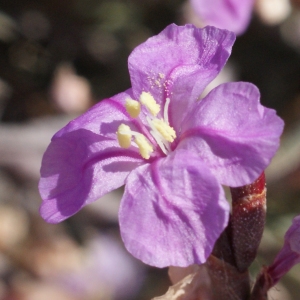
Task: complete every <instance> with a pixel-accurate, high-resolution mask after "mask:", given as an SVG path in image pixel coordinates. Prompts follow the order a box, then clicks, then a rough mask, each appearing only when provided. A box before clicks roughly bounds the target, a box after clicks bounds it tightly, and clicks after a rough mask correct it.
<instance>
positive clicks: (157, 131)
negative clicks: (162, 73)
mask: <svg viewBox="0 0 300 300" xmlns="http://www.w3.org/2000/svg"><path fill="white" fill-rule="evenodd" d="M139 100H140V101H136V100H133V99H130V98H128V99H126V103H125V107H126V111H127V112H128V114H129V115H130V117H132V118H138V117H139V115H140V112H141V104H142V105H143V106H144V107H145V108H146V113H145V115H146V120H147V125H148V130H149V134H150V135H151V136H152V137H153V138H154V140H155V141H156V143H157V145H158V146H159V147H160V149H161V150H162V152H163V153H164V154H166V155H167V154H168V153H169V152H170V151H171V147H170V143H172V142H173V141H174V140H175V138H176V132H175V130H174V128H173V127H171V126H170V125H169V119H168V109H169V104H170V99H169V98H167V99H166V103H165V106H164V114H163V118H157V115H158V113H159V112H160V110H161V109H160V105H159V104H158V103H156V101H155V99H154V98H153V96H152V95H151V94H150V93H146V92H142V94H141V95H140V99H139ZM133 136H134V137H135V139H134V141H133V142H134V143H133V144H132V137H133ZM117 138H118V142H119V145H120V147H122V148H129V147H130V146H131V145H132V146H136V147H138V148H139V152H140V154H141V156H142V157H143V158H145V159H149V158H150V156H151V153H152V152H154V146H153V144H152V143H151V142H150V141H149V140H148V139H147V138H146V136H145V135H144V134H142V133H139V132H136V131H133V130H131V129H130V127H129V126H127V125H125V124H121V125H120V126H119V128H118V131H117Z"/></svg>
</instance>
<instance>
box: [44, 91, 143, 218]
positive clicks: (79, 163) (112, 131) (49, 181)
mask: <svg viewBox="0 0 300 300" xmlns="http://www.w3.org/2000/svg"><path fill="white" fill-rule="evenodd" d="M127 96H128V94H127V93H122V94H119V95H117V96H115V97H112V98H110V99H106V100H103V101H102V102H101V103H99V104H97V105H95V106H94V107H92V108H91V109H90V110H89V111H87V112H86V113H85V114H83V115H82V116H80V117H78V118H76V119H75V120H73V121H71V122H70V123H69V124H68V125H67V126H65V127H64V128H63V129H61V130H60V131H59V132H58V133H57V134H56V135H55V136H54V137H53V138H52V141H51V143H50V145H49V147H48V149H47V150H46V152H45V154H44V157H43V161H42V167H41V179H40V182H39V190H40V194H41V197H42V199H43V203H42V204H41V208H40V213H41V215H42V217H43V218H44V219H45V220H46V221H48V222H50V223H57V222H60V221H62V220H64V219H66V218H68V217H69V216H71V215H73V214H75V213H76V212H77V211H78V210H79V209H80V208H82V207H83V206H84V205H86V204H88V203H91V202H93V201H95V200H97V199H99V198H100V197H101V196H103V195H104V194H106V193H108V192H110V191H112V190H114V189H116V188H118V187H120V186H122V185H123V184H124V180H125V178H126V177H127V175H128V174H129V172H130V171H131V170H132V169H134V168H136V167H137V166H139V165H141V164H143V163H144V160H143V159H142V158H141V156H140V155H139V153H138V151H137V150H136V148H134V147H131V148H129V149H122V148H120V146H119V145H118V142H117V140H116V131H117V128H118V126H119V125H120V123H123V122H124V123H126V122H129V117H128V116H127V115H126V112H125V109H124V106H123V105H122V103H123V102H124V99H125V98H126V97H127ZM131 126H134V125H133V124H132V125H131ZM133 129H136V127H135V126H134V128H133Z"/></svg>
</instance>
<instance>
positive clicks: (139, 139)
mask: <svg viewBox="0 0 300 300" xmlns="http://www.w3.org/2000/svg"><path fill="white" fill-rule="evenodd" d="M134 141H135V143H136V144H137V145H138V147H139V150H140V154H141V156H142V157H143V158H145V159H149V158H150V153H152V152H153V147H152V145H151V144H150V143H149V142H148V141H147V139H146V137H145V136H144V135H142V134H139V135H137V136H136V137H135V140H134Z"/></svg>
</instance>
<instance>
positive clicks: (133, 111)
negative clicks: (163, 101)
mask: <svg viewBox="0 0 300 300" xmlns="http://www.w3.org/2000/svg"><path fill="white" fill-rule="evenodd" d="M125 107H126V111H127V112H128V113H129V115H130V117H131V118H137V117H138V115H139V114H140V112H141V104H140V102H138V101H136V100H133V99H130V98H128V99H126V104H125Z"/></svg>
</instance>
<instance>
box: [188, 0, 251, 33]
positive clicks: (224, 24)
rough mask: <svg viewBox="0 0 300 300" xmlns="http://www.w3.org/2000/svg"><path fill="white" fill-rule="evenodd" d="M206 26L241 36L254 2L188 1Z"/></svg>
mask: <svg viewBox="0 0 300 300" xmlns="http://www.w3.org/2000/svg"><path fill="white" fill-rule="evenodd" d="M190 1H191V4H192V7H193V9H194V10H195V12H196V13H197V15H199V17H200V18H201V20H202V21H203V22H204V23H205V24H206V25H212V26H216V27H219V28H223V29H227V30H231V31H233V32H235V33H236V34H242V33H243V32H244V31H245V30H246V28H247V26H248V24H249V22H250V18H251V13H252V8H253V5H254V0H209V1H208V0H190Z"/></svg>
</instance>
